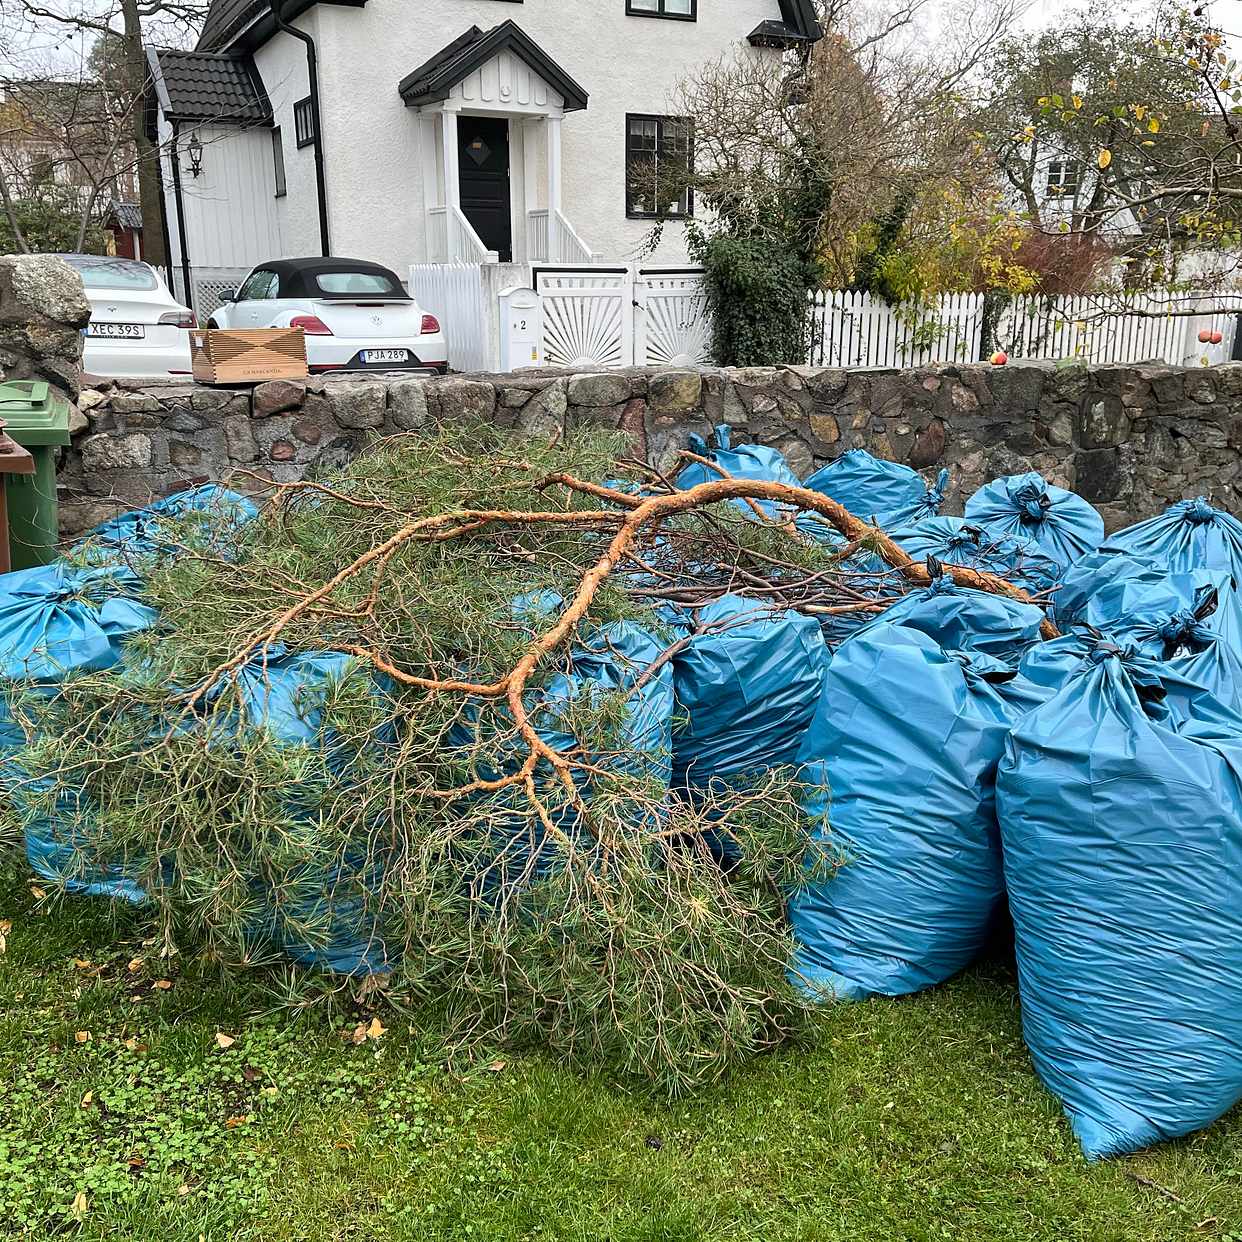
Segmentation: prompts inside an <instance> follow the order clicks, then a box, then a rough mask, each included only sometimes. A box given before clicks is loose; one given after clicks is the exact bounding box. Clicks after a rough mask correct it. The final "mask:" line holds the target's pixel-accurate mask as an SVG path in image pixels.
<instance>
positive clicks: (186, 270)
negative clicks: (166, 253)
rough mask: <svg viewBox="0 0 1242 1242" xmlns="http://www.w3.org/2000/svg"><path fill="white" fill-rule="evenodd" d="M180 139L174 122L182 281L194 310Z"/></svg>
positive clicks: (172, 154)
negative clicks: (186, 233)
mask: <svg viewBox="0 0 1242 1242" xmlns="http://www.w3.org/2000/svg"><path fill="white" fill-rule="evenodd" d="M180 139H181V123H180V122H179V121H174V122H173V123H172V150H171V151H170V152H169V154H170V155H171V156H172V159H171V161H170V162H171V164H172V180H173V201H174V202H175V203H176V204H177V248H178V249H179V250H180V251H181V280H182V292H183V293H184V294H185V304H186V305H187V306H188V307H189V308H190V309H191V310H194V290H193V289H192V288H191V287H190V252H189V243H188V242H187V241H186V237H185V203H184V202H182V199H181V149H180V147H179V145H178V143H179V142H180Z"/></svg>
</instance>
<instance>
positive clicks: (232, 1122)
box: [224, 1113, 250, 1130]
mask: <svg viewBox="0 0 1242 1242" xmlns="http://www.w3.org/2000/svg"><path fill="white" fill-rule="evenodd" d="M249 1120H250V1118H249V1117H248V1116H246V1114H245V1113H238V1115H237V1116H236V1117H230V1118H229V1119H228V1120H227V1121H226V1122H225V1123H224V1124H225V1125H226V1126H227V1127H228V1128H229V1129H230V1130H232V1129H234V1128H235V1127H237V1126H240V1125H244V1124H245V1123H246V1122H247V1121H249Z"/></svg>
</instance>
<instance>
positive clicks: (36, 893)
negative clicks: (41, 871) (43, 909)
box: [30, 884, 47, 901]
mask: <svg viewBox="0 0 1242 1242" xmlns="http://www.w3.org/2000/svg"><path fill="white" fill-rule="evenodd" d="M30 895H31V896H32V897H33V898H35V899H36V900H37V901H42V900H43V899H44V897H46V896H47V891H46V890H45V889H42V888H40V887H39V886H38V885H37V884H32V885H31V886H30Z"/></svg>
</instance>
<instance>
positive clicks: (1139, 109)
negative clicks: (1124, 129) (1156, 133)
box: [1131, 104, 1147, 121]
mask: <svg viewBox="0 0 1242 1242" xmlns="http://www.w3.org/2000/svg"><path fill="white" fill-rule="evenodd" d="M1131 106H1132V107H1133V108H1134V115H1135V116H1136V117H1137V118H1138V119H1139V120H1140V121H1141V120H1142V119H1143V117H1144V116H1145V115H1146V113H1147V106H1146V104H1132V105H1131Z"/></svg>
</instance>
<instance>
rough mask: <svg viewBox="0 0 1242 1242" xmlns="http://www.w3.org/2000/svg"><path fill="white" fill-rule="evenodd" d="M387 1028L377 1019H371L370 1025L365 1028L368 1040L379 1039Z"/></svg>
mask: <svg viewBox="0 0 1242 1242" xmlns="http://www.w3.org/2000/svg"><path fill="white" fill-rule="evenodd" d="M387 1029H388V1028H387V1027H386V1026H384V1025H383V1023H381V1022H380V1020H379V1019H378V1018H372V1019H371V1025H370V1026H368V1027H367V1038H368V1039H379V1038H380V1036H381V1035H383V1034H384V1032H385V1031H386V1030H387Z"/></svg>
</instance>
